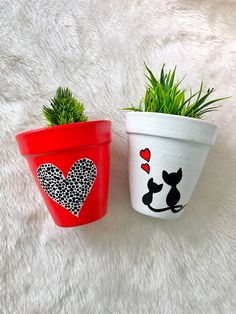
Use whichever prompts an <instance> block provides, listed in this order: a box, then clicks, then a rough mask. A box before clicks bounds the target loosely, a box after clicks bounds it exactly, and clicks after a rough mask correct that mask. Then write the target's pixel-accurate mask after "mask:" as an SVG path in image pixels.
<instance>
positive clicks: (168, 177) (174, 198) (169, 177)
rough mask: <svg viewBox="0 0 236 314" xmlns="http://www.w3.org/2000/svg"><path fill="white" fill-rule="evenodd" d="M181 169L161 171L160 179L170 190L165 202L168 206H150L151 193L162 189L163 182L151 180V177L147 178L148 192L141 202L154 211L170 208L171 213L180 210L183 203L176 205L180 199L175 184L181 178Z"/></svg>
mask: <svg viewBox="0 0 236 314" xmlns="http://www.w3.org/2000/svg"><path fill="white" fill-rule="evenodd" d="M182 176H183V174H182V169H181V168H179V170H178V171H177V172H171V173H168V172H167V171H165V170H163V172H162V179H163V180H164V182H165V183H166V184H168V185H169V186H170V187H171V188H170V191H169V193H168V195H167V197H166V204H167V206H168V207H165V208H153V207H152V206H151V203H152V201H153V194H155V193H158V192H160V191H161V190H162V188H163V184H157V183H155V182H154V181H153V178H151V179H149V181H148V183H147V187H148V190H149V191H148V193H146V194H144V195H143V198H142V201H143V204H144V205H146V206H148V207H149V209H150V210H152V211H154V212H164V211H166V210H169V209H170V210H171V211H172V212H173V213H178V212H179V211H180V210H182V209H183V208H184V207H185V205H184V206H183V205H177V204H178V202H179V200H180V197H181V195H180V192H179V190H178V189H177V184H178V183H179V182H180V181H181V179H182Z"/></svg>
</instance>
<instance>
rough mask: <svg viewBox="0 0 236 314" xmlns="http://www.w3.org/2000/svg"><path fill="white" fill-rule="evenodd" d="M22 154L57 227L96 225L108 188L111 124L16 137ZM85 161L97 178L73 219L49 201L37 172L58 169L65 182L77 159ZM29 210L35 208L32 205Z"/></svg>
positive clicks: (85, 124)
mask: <svg viewBox="0 0 236 314" xmlns="http://www.w3.org/2000/svg"><path fill="white" fill-rule="evenodd" d="M16 140H17V143H18V145H19V148H20V152H21V154H22V155H23V156H24V157H26V159H27V161H28V164H29V167H30V170H31V173H32V175H33V177H34V179H35V181H36V183H37V185H38V188H39V190H40V192H41V194H42V196H43V199H44V201H45V203H46V205H47V207H48V209H49V211H50V213H51V215H52V217H53V220H54V221H55V223H56V224H57V225H58V226H60V227H73V226H79V225H83V224H87V223H89V222H92V221H95V220H97V219H99V218H101V217H103V216H104V215H105V214H106V212H107V198H108V185H109V161H110V152H109V143H110V141H111V122H110V121H106V120H97V121H89V122H79V123H73V124H65V125H60V126H53V127H48V128H43V129H37V130H33V131H28V132H24V133H20V134H18V135H17V136H16ZM82 158H88V159H90V160H92V161H93V162H94V164H95V165H96V167H97V177H96V179H95V181H94V184H93V186H92V188H91V190H90V193H89V194H88V196H87V198H86V200H85V202H84V204H83V206H82V208H81V209H80V213H79V216H78V217H76V216H74V215H73V214H72V213H70V212H69V211H68V210H67V209H65V208H64V207H63V206H61V205H59V204H58V203H56V202H55V201H54V200H53V199H51V198H50V197H49V196H48V195H47V194H46V192H45V191H44V190H43V189H42V187H41V185H40V183H39V180H38V178H37V168H38V167H39V166H40V165H41V164H44V163H52V164H53V165H55V166H56V167H58V168H59V169H60V170H61V171H62V172H63V174H64V176H65V178H66V176H67V173H68V171H69V170H70V168H71V166H72V165H73V164H74V163H75V162H76V161H77V160H79V159H82ZM32 206H34V205H33V204H32Z"/></svg>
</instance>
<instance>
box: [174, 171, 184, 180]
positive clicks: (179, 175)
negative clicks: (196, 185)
mask: <svg viewBox="0 0 236 314" xmlns="http://www.w3.org/2000/svg"><path fill="white" fill-rule="evenodd" d="M176 174H177V180H178V182H180V180H181V179H182V176H183V173H182V168H179V170H178V171H177V173H176Z"/></svg>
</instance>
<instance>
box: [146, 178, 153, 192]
mask: <svg viewBox="0 0 236 314" xmlns="http://www.w3.org/2000/svg"><path fill="white" fill-rule="evenodd" d="M152 184H153V178H151V179H149V180H148V184H147V187H148V189H149V191H150V190H151V189H152Z"/></svg>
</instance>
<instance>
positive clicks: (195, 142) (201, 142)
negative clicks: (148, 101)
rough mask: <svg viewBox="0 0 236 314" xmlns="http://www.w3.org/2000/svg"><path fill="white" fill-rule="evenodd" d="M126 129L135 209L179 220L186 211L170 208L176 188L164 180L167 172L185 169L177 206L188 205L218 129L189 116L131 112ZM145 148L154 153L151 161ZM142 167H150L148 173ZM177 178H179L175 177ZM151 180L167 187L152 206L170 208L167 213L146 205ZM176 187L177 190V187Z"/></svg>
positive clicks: (146, 213) (131, 194) (131, 193)
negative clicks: (143, 153)
mask: <svg viewBox="0 0 236 314" xmlns="http://www.w3.org/2000/svg"><path fill="white" fill-rule="evenodd" d="M126 130H127V133H128V140H129V184H130V198H131V204H132V207H133V208H134V209H135V210H137V211H138V212H140V213H142V214H145V215H148V216H153V217H156V218H164V219H174V218H178V217H179V216H180V215H181V214H182V213H183V210H181V211H179V212H177V213H175V212H173V211H172V210H171V209H167V208H168V207H169V206H168V205H169V204H167V203H168V201H167V197H168V194H169V193H171V189H172V187H171V186H170V185H168V184H166V182H165V181H164V178H163V171H166V172H167V173H168V174H170V173H176V172H177V171H178V170H179V169H181V170H180V171H181V173H182V178H181V180H180V182H179V183H178V184H177V186H176V188H177V190H178V191H179V193H180V200H179V201H178V202H177V203H175V204H174V205H177V206H180V205H183V206H185V205H187V204H188V202H189V200H190V197H191V195H192V193H193V191H194V189H195V186H196V184H197V182H198V179H199V177H200V174H201V172H202V169H203V166H204V164H205V161H206V158H207V154H208V151H209V149H210V147H211V145H213V144H214V142H215V139H216V133H217V132H216V131H217V130H216V127H215V126H214V125H213V124H211V123H208V122H205V121H201V120H196V119H191V118H186V117H178V116H172V115H165V114H157V113H139V112H135V113H133V112H131V113H127V115H126ZM145 149H148V150H149V151H150V160H149V158H148V159H146V160H145V158H142V154H141V156H140V152H141V150H145ZM143 157H145V156H143ZM142 165H147V166H148V171H145V170H143V169H142ZM149 169H150V171H149ZM148 172H149V173H148ZM174 176H175V177H176V175H175V174H174ZM151 178H153V180H154V182H155V183H157V184H158V185H160V184H163V187H162V189H161V191H160V192H159V193H154V194H153V201H152V203H150V205H151V207H153V208H154V209H158V210H160V209H165V208H166V209H167V210H165V211H163V212H154V211H152V210H151V209H150V208H149V207H148V206H147V205H145V204H144V202H143V196H144V195H145V194H146V193H150V192H149V189H148V188H147V183H148V181H149V180H150V179H151ZM171 181H173V183H174V182H175V180H171ZM176 183H177V181H176ZM173 188H174V189H176V188H175V187H174V186H173ZM178 209H179V208H174V210H178Z"/></svg>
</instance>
